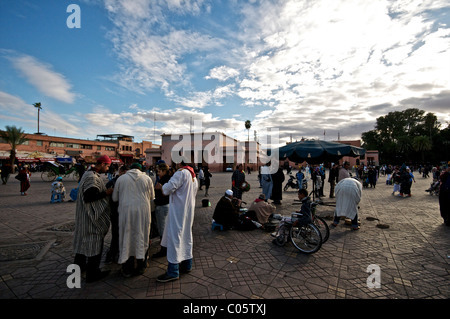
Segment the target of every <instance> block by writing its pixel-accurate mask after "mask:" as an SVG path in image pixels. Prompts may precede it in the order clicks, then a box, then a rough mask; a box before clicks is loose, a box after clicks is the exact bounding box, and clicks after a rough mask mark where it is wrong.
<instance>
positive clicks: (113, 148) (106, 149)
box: [105, 146, 115, 151]
mask: <svg viewBox="0 0 450 319" xmlns="http://www.w3.org/2000/svg"><path fill="white" fill-rule="evenodd" d="M114 150H115V147H113V146H105V151H114Z"/></svg>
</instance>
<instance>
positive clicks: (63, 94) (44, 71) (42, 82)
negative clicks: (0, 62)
mask: <svg viewBox="0 0 450 319" xmlns="http://www.w3.org/2000/svg"><path fill="white" fill-rule="evenodd" d="M8 59H10V60H11V62H12V63H13V66H14V67H15V68H16V69H17V70H18V71H20V73H21V74H22V76H24V77H25V79H26V80H27V81H28V82H29V83H30V84H31V85H33V86H34V87H36V88H37V89H38V90H39V91H40V92H41V93H43V94H45V95H46V96H48V97H51V98H53V99H56V100H58V101H61V102H65V103H69V104H71V103H73V102H74V101H75V94H74V93H73V92H71V89H72V85H71V84H70V83H69V82H68V81H67V80H66V78H65V77H64V75H62V74H61V73H58V72H55V71H54V70H53V68H52V66H51V65H49V64H46V63H43V62H40V61H38V60H37V59H36V58H34V57H32V56H29V55H19V56H9V57H8Z"/></svg>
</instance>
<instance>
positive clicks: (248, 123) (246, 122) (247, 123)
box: [245, 120, 252, 141]
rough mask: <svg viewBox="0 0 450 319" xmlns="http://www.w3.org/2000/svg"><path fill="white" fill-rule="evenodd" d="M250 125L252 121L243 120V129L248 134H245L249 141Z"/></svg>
mask: <svg viewBox="0 0 450 319" xmlns="http://www.w3.org/2000/svg"><path fill="white" fill-rule="evenodd" d="M251 127H252V123H251V122H250V121H249V120H247V121H245V129H246V130H247V131H248V136H247V139H248V141H250V128H251Z"/></svg>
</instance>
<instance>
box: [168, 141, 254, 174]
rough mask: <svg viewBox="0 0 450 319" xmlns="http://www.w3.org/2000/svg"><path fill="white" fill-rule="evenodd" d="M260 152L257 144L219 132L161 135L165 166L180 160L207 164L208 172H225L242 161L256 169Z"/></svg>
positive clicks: (202, 164) (194, 164)
mask: <svg viewBox="0 0 450 319" xmlns="http://www.w3.org/2000/svg"><path fill="white" fill-rule="evenodd" d="M261 154H262V152H261V149H260V144H259V143H257V142H254V141H250V142H241V141H238V140H236V139H234V138H232V137H230V136H227V135H225V134H224V133H222V132H201V133H184V134H163V135H161V159H162V160H164V161H165V162H166V163H167V164H168V165H169V166H170V165H173V164H175V163H180V162H181V161H184V162H185V163H186V164H191V165H193V166H196V167H200V166H208V168H209V171H211V172H225V171H229V170H234V169H235V168H236V165H237V164H244V166H245V168H247V167H249V168H250V169H251V170H253V171H256V170H258V167H259V166H261V163H260V156H261Z"/></svg>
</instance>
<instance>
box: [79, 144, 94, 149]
mask: <svg viewBox="0 0 450 319" xmlns="http://www.w3.org/2000/svg"><path fill="white" fill-rule="evenodd" d="M81 148H82V149H85V150H91V149H92V145H81Z"/></svg>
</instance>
